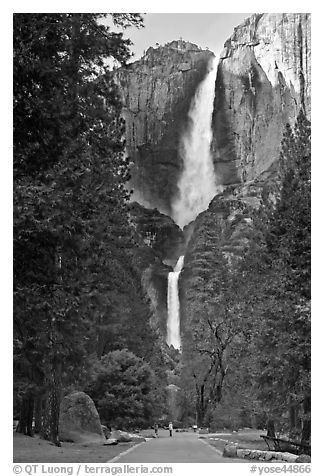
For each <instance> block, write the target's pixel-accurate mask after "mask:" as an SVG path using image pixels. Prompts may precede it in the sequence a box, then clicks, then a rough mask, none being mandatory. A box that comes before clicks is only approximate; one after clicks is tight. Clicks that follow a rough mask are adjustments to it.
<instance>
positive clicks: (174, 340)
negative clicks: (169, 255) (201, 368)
mask: <svg viewBox="0 0 324 476" xmlns="http://www.w3.org/2000/svg"><path fill="white" fill-rule="evenodd" d="M183 261H184V256H180V257H179V259H178V261H177V264H176V265H175V267H174V269H173V271H172V272H171V273H169V275H168V321H167V344H168V345H173V347H174V348H175V349H180V346H181V337H180V312H179V311H180V302H179V292H178V279H179V275H180V273H181V270H182V267H183Z"/></svg>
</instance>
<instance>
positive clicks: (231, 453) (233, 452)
mask: <svg viewBox="0 0 324 476" xmlns="http://www.w3.org/2000/svg"><path fill="white" fill-rule="evenodd" d="M223 456H226V457H227V458H236V457H237V446H235V445H225V448H224V451H223Z"/></svg>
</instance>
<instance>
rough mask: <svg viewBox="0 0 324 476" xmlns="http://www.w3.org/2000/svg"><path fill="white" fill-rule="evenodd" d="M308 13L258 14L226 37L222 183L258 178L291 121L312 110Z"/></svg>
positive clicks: (219, 129) (217, 128) (221, 72)
mask: <svg viewBox="0 0 324 476" xmlns="http://www.w3.org/2000/svg"><path fill="white" fill-rule="evenodd" d="M310 34H311V33H310V15H309V14H305V13H300V14H299V13H289V14H284V13H279V14H274V13H270V14H263V15H260V14H255V15H252V16H251V17H250V18H248V19H247V20H246V21H245V22H244V23H243V24H242V25H240V26H238V27H237V28H236V29H235V30H234V33H233V35H232V36H231V37H230V39H229V40H227V41H226V43H225V47H224V50H223V52H222V54H221V60H220V64H219V68H218V75H217V81H216V95H215V103H214V115H213V130H214V140H213V146H212V148H213V155H214V163H215V168H216V175H218V180H219V182H220V183H222V184H225V185H226V184H235V183H239V182H245V181H250V180H253V179H255V178H256V177H258V176H259V175H260V173H262V172H263V171H265V170H266V169H268V168H269V166H270V165H271V164H272V163H273V162H275V161H276V160H277V159H278V157H279V151H280V142H281V139H282V134H283V130H284V127H285V125H286V123H287V122H291V123H294V121H295V119H296V116H297V114H298V112H299V109H300V107H304V108H305V110H306V113H307V115H308V117H309V116H310V88H311V79H310V68H311V64H310V55H311V49H310Z"/></svg>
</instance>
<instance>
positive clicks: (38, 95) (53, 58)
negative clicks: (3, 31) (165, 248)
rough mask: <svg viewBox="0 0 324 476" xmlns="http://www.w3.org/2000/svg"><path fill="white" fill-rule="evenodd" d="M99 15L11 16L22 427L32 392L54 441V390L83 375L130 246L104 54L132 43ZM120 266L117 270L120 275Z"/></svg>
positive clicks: (124, 54) (119, 134)
mask: <svg viewBox="0 0 324 476" xmlns="http://www.w3.org/2000/svg"><path fill="white" fill-rule="evenodd" d="M106 16H107V15H103V14H15V16H14V177H15V187H14V334H15V350H14V357H15V360H14V364H15V376H16V379H15V386H16V391H17V395H18V400H19V401H20V402H21V404H20V411H21V415H20V423H21V424H20V425H19V428H20V431H22V432H24V433H26V434H32V417H33V406H34V403H35V400H36V402H37V408H41V407H44V405H45V411H44V415H45V417H44V418H43V420H42V419H40V421H42V423H43V424H42V433H43V436H44V437H45V438H48V439H51V440H52V441H53V442H54V443H55V444H57V445H59V440H58V414H59V403H60V395H61V390H62V387H63V385H64V384H66V383H67V382H69V383H71V381H73V379H76V380H77V379H79V378H80V375H82V372H84V371H85V367H86V365H85V359H84V358H85V356H86V355H88V354H89V352H90V351H91V350H92V348H93V344H91V342H93V339H94V338H95V335H94V334H95V332H93V328H95V326H97V325H98V319H99V317H98V316H101V315H103V314H104V313H108V314H110V313H111V312H110V309H109V307H110V304H111V301H110V302H109V296H110V295H111V294H114V293H115V295H116V294H118V293H117V291H116V290H117V289H119V288H120V287H121V286H122V285H124V283H123V281H122V280H123V278H124V277H126V276H127V271H126V266H125V267H123V264H122V263H123V262H124V263H126V262H128V261H129V251H127V250H129V249H130V247H131V246H132V244H133V242H132V236H131V235H132V234H131V233H130V228H129V224H128V220H127V211H126V204H125V200H126V199H127V192H126V191H125V188H124V184H125V181H126V180H127V178H128V163H127V159H125V158H124V140H123V132H124V124H123V120H122V119H121V115H120V113H121V103H120V100H119V97H118V91H117V89H116V86H115V84H114V81H113V74H112V72H111V71H110V70H109V68H108V67H107V66H105V58H107V57H111V58H114V59H115V60H117V61H119V62H121V63H124V62H125V61H126V60H127V59H128V58H129V57H130V53H129V48H128V47H129V44H130V42H129V40H125V39H124V38H123V36H122V34H121V33H114V32H113V31H111V29H110V28H109V27H107V26H104V25H103V24H102V22H101V21H102V19H103V18H104V17H106ZM112 19H113V21H114V22H115V23H117V24H119V25H121V26H127V25H129V24H134V25H141V17H140V16H139V15H137V14H129V15H128V14H112ZM119 248H122V249H123V251H120V252H119V253H116V250H117V249H119ZM114 267H115V268H117V271H116V273H115V275H114V273H113V272H112V271H111V270H112V269H114ZM118 269H122V270H123V273H120V274H119V275H118V276H116V275H117V274H118ZM133 274H134V272H133ZM127 283H129V279H128V280H127V279H125V286H126V288H127V286H128V284H127ZM129 286H131V283H130V284H129ZM138 299H140V300H141V299H142V298H138ZM93 324H94V325H95V326H93Z"/></svg>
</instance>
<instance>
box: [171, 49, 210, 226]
mask: <svg viewBox="0 0 324 476" xmlns="http://www.w3.org/2000/svg"><path fill="white" fill-rule="evenodd" d="M217 66H218V58H216V57H214V58H212V60H211V61H210V63H209V66H208V73H207V75H206V77H205V79H204V80H203V81H202V82H201V83H200V84H199V86H198V88H197V91H196V94H195V96H194V97H193V99H192V101H191V105H190V109H189V113H188V117H189V125H188V128H187V130H186V131H185V133H184V134H183V136H182V138H181V141H180V150H179V153H180V156H181V158H182V160H183V172H182V174H181V176H180V179H179V181H178V190H179V192H178V195H177V197H176V198H175V199H174V201H173V203H172V217H173V219H174V221H175V222H176V223H177V224H178V225H179V226H180V227H181V228H183V227H184V226H185V225H187V224H188V223H189V222H190V221H192V220H194V219H195V218H196V216H197V215H198V214H199V213H200V212H202V211H203V210H206V209H207V207H208V205H209V202H210V201H211V199H212V198H213V197H214V196H215V195H216V179H215V173H214V166H213V161H212V156H211V152H210V145H211V141H212V137H213V133H212V125H211V122H212V115H213V106H214V96H215V82H216V74H217Z"/></svg>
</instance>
